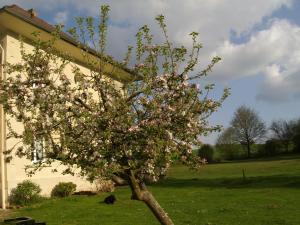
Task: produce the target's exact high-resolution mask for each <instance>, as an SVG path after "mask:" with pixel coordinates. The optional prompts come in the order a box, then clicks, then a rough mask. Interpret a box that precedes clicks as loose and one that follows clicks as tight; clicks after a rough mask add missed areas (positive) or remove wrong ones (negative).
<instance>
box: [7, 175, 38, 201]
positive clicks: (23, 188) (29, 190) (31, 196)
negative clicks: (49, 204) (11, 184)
mask: <svg viewBox="0 0 300 225" xmlns="http://www.w3.org/2000/svg"><path fill="white" fill-rule="evenodd" d="M41 191H42V190H41V188H40V186H39V185H38V184H35V183H33V182H32V181H30V180H25V181H23V182H21V183H19V184H18V185H17V187H16V188H13V189H12V190H11V194H10V196H9V199H8V200H9V203H10V204H12V205H20V206H24V205H29V204H32V203H35V202H37V201H39V200H40V199H41V196H40V193H41Z"/></svg>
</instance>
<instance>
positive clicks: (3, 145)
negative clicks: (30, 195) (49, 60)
mask: <svg viewBox="0 0 300 225" xmlns="http://www.w3.org/2000/svg"><path fill="white" fill-rule="evenodd" d="M0 50H1V74H0V75H1V77H0V79H3V80H4V79H5V77H4V72H3V69H4V66H3V64H4V59H5V51H4V48H3V47H2V45H1V43H0ZM1 115H2V117H1V130H2V132H1V137H0V138H1V139H2V141H1V150H2V151H1V152H0V164H1V168H0V169H1V190H2V191H1V206H2V209H6V190H5V184H6V180H5V160H4V154H3V152H4V151H5V148H6V143H5V140H6V137H5V114H4V110H3V107H2V106H1Z"/></svg>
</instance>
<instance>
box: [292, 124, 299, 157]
mask: <svg viewBox="0 0 300 225" xmlns="http://www.w3.org/2000/svg"><path fill="white" fill-rule="evenodd" d="M292 130H293V137H292V142H293V144H294V151H296V152H300V119H298V120H296V121H294V123H293V128H292Z"/></svg>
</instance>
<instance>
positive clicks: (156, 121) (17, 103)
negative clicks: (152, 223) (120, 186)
mask: <svg viewBox="0 0 300 225" xmlns="http://www.w3.org/2000/svg"><path fill="white" fill-rule="evenodd" d="M101 9H102V14H101V21H100V23H99V24H98V25H97V24H95V22H94V19H93V18H77V23H78V25H77V27H74V28H72V29H70V30H69V32H70V34H71V35H72V36H73V38H75V39H76V40H77V41H78V45H79V47H81V48H82V49H84V51H83V55H84V56H85V57H86V60H87V62H88V65H89V68H91V69H90V71H89V73H83V72H82V71H81V69H80V68H79V67H78V66H76V65H75V64H73V63H72V58H71V57H70V56H67V55H66V54H61V53H58V52H56V51H55V49H54V43H55V41H56V40H57V39H58V38H59V35H57V34H59V33H60V30H58V32H56V33H55V34H54V36H53V39H52V40H50V41H43V40H41V39H40V38H39V35H35V39H34V43H33V45H34V50H33V51H30V52H28V51H26V50H25V49H24V47H22V51H21V54H22V61H21V62H18V63H16V64H7V65H6V66H5V68H6V74H7V79H6V80H2V81H1V83H0V91H1V98H0V103H1V104H2V105H3V107H4V109H5V112H6V113H7V114H8V115H9V116H10V118H12V119H15V120H17V121H19V122H22V123H23V125H24V130H23V131H22V132H18V131H16V130H14V127H13V126H12V124H11V122H10V121H8V123H7V124H8V128H9V132H8V137H9V138H17V139H19V140H20V144H19V145H17V146H14V147H13V148H11V149H8V151H7V152H6V154H7V158H8V159H9V158H10V157H12V154H13V153H14V152H15V153H16V155H18V156H25V157H28V158H30V156H31V152H32V151H33V148H34V146H35V142H36V141H37V140H41V141H43V146H44V155H45V159H46V160H44V161H40V162H39V163H37V164H36V169H38V168H41V166H43V165H44V164H51V163H52V162H53V161H57V160H59V162H60V163H61V164H63V165H65V166H67V167H66V168H67V169H65V170H64V173H71V174H73V173H74V169H76V168H80V171H81V172H80V173H81V175H83V176H86V177H88V178H89V179H90V180H94V179H97V178H98V177H103V176H105V177H108V178H111V177H113V176H118V177H121V178H122V179H125V180H126V181H127V182H128V183H129V185H130V187H131V190H132V198H133V199H137V200H141V201H144V202H145V203H146V204H147V205H148V206H149V207H150V209H151V210H152V212H153V213H154V214H155V216H156V217H157V218H158V219H159V220H160V222H161V223H162V224H172V221H171V219H170V218H169V217H168V216H167V214H166V213H165V212H164V211H163V209H162V208H161V207H160V206H159V204H158V203H157V202H156V200H155V198H154V197H153V196H152V195H151V193H150V192H149V191H148V190H147V188H146V185H145V180H149V179H151V180H152V181H157V180H158V179H159V177H160V176H161V175H164V174H165V173H166V171H167V170H168V168H169V167H170V165H171V163H172V159H173V158H174V157H173V156H174V155H176V156H178V158H179V160H180V161H181V162H182V163H184V164H186V165H188V166H190V167H193V168H198V167H199V166H201V165H202V164H203V163H204V161H203V160H202V159H201V158H199V157H198V156H196V155H195V154H193V153H192V150H193V146H199V145H201V139H200V136H201V135H203V134H206V133H209V132H213V131H217V130H219V129H220V127H219V126H211V125H209V123H208V120H207V119H208V118H209V116H210V115H211V114H212V113H213V112H215V111H216V110H217V109H218V108H219V107H220V106H221V103H222V102H223V101H224V99H225V98H226V97H227V96H228V89H225V90H224V94H223V96H222V97H221V98H220V99H217V100H215V99H213V98H211V97H210V95H209V93H210V91H211V90H212V89H213V85H211V84H210V85H207V86H205V87H203V88H200V87H199V85H198V84H197V81H198V79H199V78H201V77H203V76H206V75H207V74H208V72H209V71H210V70H211V69H212V67H213V65H214V64H215V63H217V62H218V61H219V60H220V58H219V57H217V56H216V57H214V58H213V59H212V61H211V64H209V65H208V66H207V68H205V69H203V70H201V71H200V72H194V71H193V70H194V69H196V65H197V63H198V56H199V51H200V49H201V48H202V45H201V44H199V43H198V41H197V35H198V34H197V33H195V32H192V33H191V34H190V36H191V40H192V47H191V50H190V51H188V49H186V48H185V47H184V46H180V47H176V46H174V45H173V44H172V43H171V42H170V41H169V38H168V35H167V29H166V24H165V22H164V17H163V16H158V17H157V18H156V20H157V22H158V24H159V26H160V27H161V29H162V33H163V35H164V37H165V41H164V42H163V43H161V44H157V43H153V36H152V35H151V33H150V30H149V28H148V27H147V26H143V27H142V28H141V29H140V30H139V31H138V33H137V35H136V38H137V45H136V49H135V53H136V59H135V62H136V66H135V68H134V71H135V73H136V74H138V75H139V79H136V80H133V81H132V82H129V83H124V84H123V86H122V87H121V88H120V87H117V86H116V84H115V81H114V80H113V79H111V78H109V77H110V76H109V75H110V74H104V73H103V64H102V60H99V61H92V60H91V59H90V58H89V57H88V54H87V53H88V48H87V45H88V44H90V45H91V46H92V47H93V48H94V49H95V50H96V51H97V54H98V55H99V59H102V58H103V57H104V55H105V48H106V33H107V20H108V11H109V8H108V6H102V8H101ZM97 34H98V35H97ZM128 49H129V51H128V53H127V54H126V57H125V60H124V63H123V64H124V65H125V66H126V65H127V63H128V61H129V60H130V58H131V55H132V47H129V48H128ZM67 66H72V71H73V73H72V74H67V73H66V67H67ZM253 119H256V118H253ZM251 129H252V128H251ZM254 129H256V126H255V127H254ZM251 131H252V130H251ZM250 137H251V138H252V139H253V138H255V137H253V136H252V133H251V136H250ZM14 150H15V151H14ZM30 172H34V171H30Z"/></svg>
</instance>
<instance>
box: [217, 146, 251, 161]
mask: <svg viewBox="0 0 300 225" xmlns="http://www.w3.org/2000/svg"><path fill="white" fill-rule="evenodd" d="M216 152H217V155H218V157H219V159H221V160H237V159H244V158H246V157H247V155H246V151H245V150H244V149H243V147H242V146H241V145H239V144H219V145H217V146H216Z"/></svg>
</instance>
